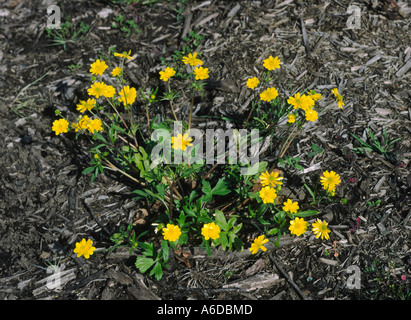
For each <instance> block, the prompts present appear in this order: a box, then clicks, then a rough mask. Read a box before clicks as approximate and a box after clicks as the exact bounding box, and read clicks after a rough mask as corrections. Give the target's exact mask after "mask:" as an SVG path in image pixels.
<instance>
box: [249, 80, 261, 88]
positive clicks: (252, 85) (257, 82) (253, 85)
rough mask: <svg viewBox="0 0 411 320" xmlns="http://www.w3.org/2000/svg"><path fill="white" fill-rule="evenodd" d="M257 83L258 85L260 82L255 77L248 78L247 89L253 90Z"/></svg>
mask: <svg viewBox="0 0 411 320" xmlns="http://www.w3.org/2000/svg"><path fill="white" fill-rule="evenodd" d="M259 83H260V80H258V78H257V77H254V78H249V79H248V80H247V87H249V88H250V89H254V88H255V87H257V86H258V84H259Z"/></svg>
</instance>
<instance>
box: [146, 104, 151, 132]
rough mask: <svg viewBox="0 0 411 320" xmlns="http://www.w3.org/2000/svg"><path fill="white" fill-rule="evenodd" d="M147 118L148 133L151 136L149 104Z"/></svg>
mask: <svg viewBox="0 0 411 320" xmlns="http://www.w3.org/2000/svg"><path fill="white" fill-rule="evenodd" d="M146 116H147V126H148V133H149V135H150V136H151V126H150V115H149V114H148V103H146Z"/></svg>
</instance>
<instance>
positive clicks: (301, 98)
mask: <svg viewBox="0 0 411 320" xmlns="http://www.w3.org/2000/svg"><path fill="white" fill-rule="evenodd" d="M287 103H288V104H290V105H292V106H293V107H294V109H302V110H304V111H307V110H309V109H311V108H312V107H313V106H314V104H315V102H314V100H313V99H312V98H311V97H309V96H306V95H305V94H303V95H300V93H299V92H297V93H296V94H295V95H294V97H289V98H288V99H287Z"/></svg>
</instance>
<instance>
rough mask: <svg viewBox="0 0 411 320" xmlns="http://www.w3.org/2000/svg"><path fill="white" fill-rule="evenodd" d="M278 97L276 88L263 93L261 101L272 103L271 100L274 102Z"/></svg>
mask: <svg viewBox="0 0 411 320" xmlns="http://www.w3.org/2000/svg"><path fill="white" fill-rule="evenodd" d="M277 96H278V91H277V89H276V88H268V89H267V90H265V91H263V92H261V94H260V99H261V100H262V101H267V102H270V101H271V100H274V99H275V98H277Z"/></svg>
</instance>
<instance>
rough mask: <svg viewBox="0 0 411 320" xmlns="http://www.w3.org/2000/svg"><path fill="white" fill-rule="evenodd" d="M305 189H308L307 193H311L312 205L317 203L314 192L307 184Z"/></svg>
mask: <svg viewBox="0 0 411 320" xmlns="http://www.w3.org/2000/svg"><path fill="white" fill-rule="evenodd" d="M304 187H305V188H306V189H307V191H308V192H309V193H310V195H311V197H312V198H313V202H312V204H313V203H315V194H314V192H313V191H312V190H311V189H310V187H309V186H307V185H306V184H305V183H304Z"/></svg>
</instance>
